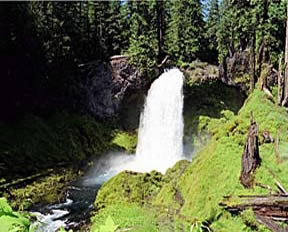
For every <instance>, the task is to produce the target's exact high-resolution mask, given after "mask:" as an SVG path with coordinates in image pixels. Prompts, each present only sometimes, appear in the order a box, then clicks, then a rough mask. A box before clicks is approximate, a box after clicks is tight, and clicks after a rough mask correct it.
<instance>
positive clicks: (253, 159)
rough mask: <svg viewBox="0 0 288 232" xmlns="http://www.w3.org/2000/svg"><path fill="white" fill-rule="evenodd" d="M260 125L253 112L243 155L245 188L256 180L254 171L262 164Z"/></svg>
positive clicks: (242, 172) (242, 179) (242, 173)
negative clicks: (259, 140) (259, 138)
mask: <svg viewBox="0 0 288 232" xmlns="http://www.w3.org/2000/svg"><path fill="white" fill-rule="evenodd" d="M258 145H259V142H258V125H257V123H256V122H255V121H254V120H253V115H252V113H251V117H250V127H249V130H248V138H247V141H246V144H245V148H244V152H243V155H242V170H241V176H240V181H241V184H242V185H243V186H244V187H245V188H251V187H252V186H253V182H254V172H255V170H256V168H257V167H259V166H260V164H261V158H260V156H259V146H258Z"/></svg>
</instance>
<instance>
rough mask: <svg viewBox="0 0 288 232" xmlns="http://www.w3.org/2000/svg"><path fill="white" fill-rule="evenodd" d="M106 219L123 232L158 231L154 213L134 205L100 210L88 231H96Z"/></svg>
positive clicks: (116, 205) (118, 205)
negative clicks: (127, 231) (125, 231)
mask: <svg viewBox="0 0 288 232" xmlns="http://www.w3.org/2000/svg"><path fill="white" fill-rule="evenodd" d="M107 217H111V218H112V219H113V221H114V222H115V224H116V225H118V227H119V229H120V230H121V229H122V230H123V231H124V230H125V229H127V230H129V231H133V232H147V231H149V232H157V231H159V229H158V228H157V222H156V213H155V212H154V211H152V210H149V209H147V208H141V207H139V206H137V205H134V204H115V205H113V206H108V207H107V208H105V209H103V210H101V211H100V212H98V213H97V214H96V215H95V216H94V217H93V218H92V227H91V230H90V231H92V232H93V231H96V229H97V228H99V227H100V226H101V225H103V224H104V223H105V220H106V219H107ZM122 230H121V231H122Z"/></svg>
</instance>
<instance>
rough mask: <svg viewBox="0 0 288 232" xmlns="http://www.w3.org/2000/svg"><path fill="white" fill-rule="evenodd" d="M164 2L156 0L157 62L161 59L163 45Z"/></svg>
mask: <svg viewBox="0 0 288 232" xmlns="http://www.w3.org/2000/svg"><path fill="white" fill-rule="evenodd" d="M163 4H164V2H162V1H156V7H157V36H158V63H160V62H161V61H162V59H163V45H164V32H163V30H164V14H163V11H164V7H163Z"/></svg>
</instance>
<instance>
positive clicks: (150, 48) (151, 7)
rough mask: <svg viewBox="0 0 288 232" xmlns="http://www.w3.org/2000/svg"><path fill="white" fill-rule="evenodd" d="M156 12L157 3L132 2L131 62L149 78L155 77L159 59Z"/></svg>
mask: <svg viewBox="0 0 288 232" xmlns="http://www.w3.org/2000/svg"><path fill="white" fill-rule="evenodd" d="M154 11H155V1H150V2H147V1H135V2H132V14H131V28H130V30H131V37H130V44H129V54H130V55H131V62H132V63H133V64H134V65H136V66H137V67H139V68H140V71H141V72H142V73H143V74H144V75H146V76H147V77H148V76H151V75H153V73H154V69H155V65H156V58H157V55H156V47H157V45H156V44H157V39H156V35H157V34H156V26H155V23H154V22H155V14H153V13H154Z"/></svg>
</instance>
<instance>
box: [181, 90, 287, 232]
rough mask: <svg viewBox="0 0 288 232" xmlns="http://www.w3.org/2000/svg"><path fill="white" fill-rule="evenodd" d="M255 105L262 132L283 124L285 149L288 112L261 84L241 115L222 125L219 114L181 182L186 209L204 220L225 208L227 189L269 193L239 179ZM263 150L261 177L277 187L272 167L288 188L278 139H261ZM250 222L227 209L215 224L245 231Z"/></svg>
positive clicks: (222, 228)
mask: <svg viewBox="0 0 288 232" xmlns="http://www.w3.org/2000/svg"><path fill="white" fill-rule="evenodd" d="M251 111H252V112H253V114H254V119H255V120H256V122H257V123H258V125H259V134H261V132H262V131H264V130H269V131H270V133H272V135H273V137H274V138H276V134H277V130H278V129H279V131H280V138H281V145H280V154H281V155H282V156H283V155H284V150H285V147H286V144H287V142H288V137H287V129H288V119H287V114H286V112H285V110H284V109H283V108H279V107H277V106H275V105H274V104H273V103H271V102H270V101H269V100H267V99H266V97H265V95H264V93H262V92H260V91H259V90H255V91H254V93H253V94H252V95H251V96H250V97H249V98H248V99H247V101H246V103H245V105H244V106H243V108H242V109H241V110H240V112H239V114H238V115H237V116H234V117H232V118H231V119H230V120H228V121H227V122H226V123H223V124H222V123H221V124H220V125H218V126H215V123H217V121H215V120H214V122H213V120H212V121H211V122H210V125H208V127H209V126H210V127H211V128H212V129H211V130H212V131H213V133H214V136H213V138H212V141H211V142H210V144H209V145H208V146H207V147H206V148H205V149H204V150H203V151H201V152H200V154H198V156H197V157H196V158H195V160H194V161H193V163H192V165H191V166H190V167H189V168H188V170H187V171H186V172H185V174H184V175H183V176H182V177H181V179H180V180H179V181H178V184H177V186H178V188H179V189H180V191H181V193H182V196H183V198H184V199H185V203H184V205H183V207H182V208H181V211H180V213H181V214H183V215H185V216H188V217H197V218H199V219H200V220H201V221H202V220H207V219H212V218H213V217H214V216H215V215H217V214H219V213H221V208H220V207H219V206H218V203H219V202H220V201H221V200H222V197H223V196H224V195H229V194H257V193H268V191H267V190H265V189H260V188H259V187H255V188H254V189H252V190H245V189H244V188H243V187H242V186H241V185H240V183H239V176H240V171H241V155H242V152H243V148H244V144H245V140H246V137H247V136H246V135H247V131H248V127H249V115H250V112H251ZM213 124H214V126H213ZM213 127H214V128H213ZM260 155H261V157H262V159H263V162H262V165H261V167H260V168H259V169H258V170H257V175H256V181H257V182H260V183H262V184H266V185H269V186H271V187H274V188H275V186H274V181H273V176H272V175H271V174H270V173H269V169H271V170H272V172H273V173H274V174H275V175H277V179H278V180H280V181H281V183H282V184H283V185H284V186H286V188H287V187H288V180H287V179H285V175H286V174H285V173H287V172H288V166H287V163H286V162H283V163H281V164H277V162H276V159H275V152H274V144H263V145H261V146H260ZM227 217H228V218H229V220H230V219H231V223H227ZM212 221H213V219H212ZM221 222H222V223H221ZM244 227H245V226H244V225H243V223H242V222H240V221H239V220H238V218H231V217H230V215H227V214H224V216H223V217H220V219H219V220H217V221H215V222H212V228H214V229H216V231H218V230H219V231H242V230H243V229H244ZM246 229H247V230H249V229H248V228H246Z"/></svg>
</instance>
